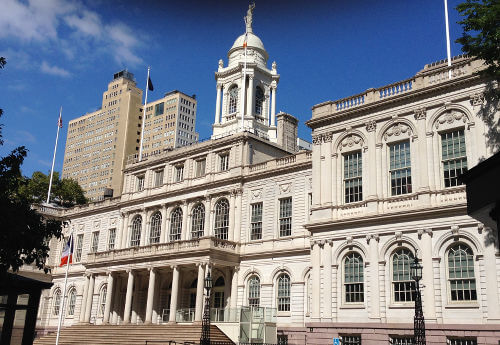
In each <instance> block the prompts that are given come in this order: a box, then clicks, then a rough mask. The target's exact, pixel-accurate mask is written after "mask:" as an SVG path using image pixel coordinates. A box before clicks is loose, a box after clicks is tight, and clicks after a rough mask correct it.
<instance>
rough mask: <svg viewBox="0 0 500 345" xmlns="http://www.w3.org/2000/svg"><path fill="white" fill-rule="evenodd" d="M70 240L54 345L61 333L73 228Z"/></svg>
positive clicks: (57, 343)
mask: <svg viewBox="0 0 500 345" xmlns="http://www.w3.org/2000/svg"><path fill="white" fill-rule="evenodd" d="M69 239H70V242H69V253H68V261H67V262H66V274H65V276H64V290H63V298H62V303H61V304H60V306H59V323H58V325H57V336H56V345H59V336H60V334H61V325H62V320H63V318H62V316H63V312H64V304H65V303H64V302H65V300H66V287H67V285H68V271H69V264H70V261H71V256H72V253H73V230H71V234H70V236H69Z"/></svg>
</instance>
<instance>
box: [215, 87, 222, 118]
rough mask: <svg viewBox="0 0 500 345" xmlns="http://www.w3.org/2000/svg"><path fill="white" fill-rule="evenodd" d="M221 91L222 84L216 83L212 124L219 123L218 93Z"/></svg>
mask: <svg viewBox="0 0 500 345" xmlns="http://www.w3.org/2000/svg"><path fill="white" fill-rule="evenodd" d="M221 92H222V84H219V83H217V99H216V101H215V121H214V124H219V123H220V95H221Z"/></svg>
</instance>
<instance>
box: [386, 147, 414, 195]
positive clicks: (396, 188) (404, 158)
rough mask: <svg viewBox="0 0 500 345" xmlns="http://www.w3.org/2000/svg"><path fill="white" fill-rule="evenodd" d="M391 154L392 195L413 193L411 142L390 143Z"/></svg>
mask: <svg viewBox="0 0 500 345" xmlns="http://www.w3.org/2000/svg"><path fill="white" fill-rule="evenodd" d="M389 156H390V167H389V169H390V170H389V175H390V176H391V195H401V194H407V193H411V192H412V189H411V160H410V142H409V141H404V142H401V143H396V144H392V145H390V146H389Z"/></svg>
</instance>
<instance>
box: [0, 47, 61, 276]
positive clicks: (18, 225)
mask: <svg viewBox="0 0 500 345" xmlns="http://www.w3.org/2000/svg"><path fill="white" fill-rule="evenodd" d="M5 63H6V61H5V59H4V58H3V57H2V58H0V68H3V67H4V66H5ZM2 113H3V111H2V112H0V116H1V115H2ZM1 129H2V125H0V145H3V141H2V131H1ZM27 153H28V151H27V150H26V148H25V147H24V146H20V147H18V148H16V149H14V150H13V151H12V152H11V153H10V154H8V155H7V156H5V157H0V226H1V228H0V275H1V274H2V273H4V272H6V271H7V270H8V269H12V270H13V271H17V270H18V269H19V267H21V266H22V265H24V264H35V266H36V267H38V268H39V269H44V270H45V271H47V270H48V269H47V267H46V266H45V260H46V259H47V257H48V256H49V246H48V241H47V240H48V239H50V238H52V237H56V238H61V235H62V231H61V222H60V221H56V220H52V219H44V218H43V217H42V216H41V215H40V214H39V213H37V212H36V211H35V210H34V209H32V207H31V202H30V200H28V199H26V198H25V197H24V196H23V194H22V193H20V190H22V188H24V186H25V184H26V183H27V182H26V179H25V178H24V177H23V176H22V174H21V165H22V164H23V161H24V158H25V157H26V155H27ZM0 279H1V278H0Z"/></svg>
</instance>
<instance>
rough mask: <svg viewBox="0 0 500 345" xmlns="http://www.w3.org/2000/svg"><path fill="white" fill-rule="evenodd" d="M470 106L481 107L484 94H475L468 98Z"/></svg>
mask: <svg viewBox="0 0 500 345" xmlns="http://www.w3.org/2000/svg"><path fill="white" fill-rule="evenodd" d="M469 98H470V104H471V105H472V106H473V107H474V106H478V105H482V104H483V103H484V94H483V93H482V92H476V93H473V94H472V95H470V96H469Z"/></svg>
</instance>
